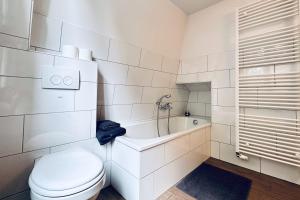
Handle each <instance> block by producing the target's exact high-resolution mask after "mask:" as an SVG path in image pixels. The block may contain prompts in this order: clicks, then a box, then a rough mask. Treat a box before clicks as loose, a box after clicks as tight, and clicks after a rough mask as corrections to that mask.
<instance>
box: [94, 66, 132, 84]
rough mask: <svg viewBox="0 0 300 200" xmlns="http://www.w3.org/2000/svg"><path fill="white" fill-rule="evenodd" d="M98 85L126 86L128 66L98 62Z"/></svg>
mask: <svg viewBox="0 0 300 200" xmlns="http://www.w3.org/2000/svg"><path fill="white" fill-rule="evenodd" d="M97 62H98V72H99V74H98V83H110V84H126V80H127V72H128V66H127V65H123V64H118V63H112V62H106V61H100V60H98V61H97Z"/></svg>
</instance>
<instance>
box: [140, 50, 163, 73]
mask: <svg viewBox="0 0 300 200" xmlns="http://www.w3.org/2000/svg"><path fill="white" fill-rule="evenodd" d="M162 59H163V57H162V56H161V55H158V54H155V53H153V52H150V51H147V50H145V49H143V50H142V54H141V63H140V66H141V67H143V68H147V69H154V70H158V71H161V69H162Z"/></svg>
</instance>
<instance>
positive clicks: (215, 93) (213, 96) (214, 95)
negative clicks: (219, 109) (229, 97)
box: [211, 89, 218, 106]
mask: <svg viewBox="0 0 300 200" xmlns="http://www.w3.org/2000/svg"><path fill="white" fill-rule="evenodd" d="M211 104H212V105H214V106H215V105H218V89H211Z"/></svg>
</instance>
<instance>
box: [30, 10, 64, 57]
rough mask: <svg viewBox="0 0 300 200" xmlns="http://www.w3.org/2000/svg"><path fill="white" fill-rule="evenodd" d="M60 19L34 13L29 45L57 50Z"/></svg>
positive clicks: (60, 25)
mask: <svg viewBox="0 0 300 200" xmlns="http://www.w3.org/2000/svg"><path fill="white" fill-rule="evenodd" d="M61 27H62V21H60V20H56V19H51V18H48V17H45V16H43V15H40V14H37V13H34V14H33V18H32V30H31V45H32V46H35V47H42V48H45V49H51V50H55V51H59V46H60V36H61Z"/></svg>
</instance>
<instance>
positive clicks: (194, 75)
mask: <svg viewBox="0 0 300 200" xmlns="http://www.w3.org/2000/svg"><path fill="white" fill-rule="evenodd" d="M254 1H255V0H245V1H242V0H223V1H222V2H220V3H218V4H215V5H213V6H211V7H209V8H207V9H204V10H202V11H200V12H197V13H195V14H193V15H191V16H189V17H188V21H187V27H186V32H185V37H184V42H183V48H182V52H181V58H182V65H181V68H180V71H179V73H180V75H178V79H177V81H178V82H181V83H188V82H207V81H211V87H212V99H211V103H212V113H211V116H212V133H211V140H212V143H211V155H212V157H215V158H217V159H221V160H223V161H226V162H230V163H233V164H236V165H240V166H242V167H246V168H249V169H252V170H255V171H258V172H261V173H265V174H268V175H271V176H275V177H278V178H281V179H284V180H288V181H290V182H293V183H298V184H300V170H299V168H296V167H292V166H288V165H285V164H280V163H277V162H273V161H269V160H265V159H260V158H258V157H253V156H250V157H249V161H241V160H239V159H237V158H236V156H235V126H234V121H235V107H234V105H235V102H234V100H235V94H234V93H235V89H234V87H235V83H234V80H235V78H234V76H235V75H234V73H235V72H234V71H235V70H234V68H235V52H234V51H235V9H236V8H237V7H239V6H242V5H245V4H246V3H250V2H254ZM286 69H287V70H290V69H291V68H289V67H287V68H286ZM295 69H299V68H296V67H295V66H294V67H293V70H295ZM274 70H275V71H276V70H282V66H281V68H280V66H278V68H277V66H271V67H268V68H265V70H258V72H263V73H268V72H270V71H271V72H273V71H274ZM245 112H249V113H253V112H255V113H256V114H257V112H258V111H257V110H256V111H254V110H253V109H247V110H246V111H245ZM258 113H259V114H264V115H267V116H270V115H271V116H273V115H274V114H275V112H272V111H266V110H261V111H260V112H258ZM277 114H278V116H289V117H292V118H297V113H296V112H288V111H279V112H278V113H277Z"/></svg>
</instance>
